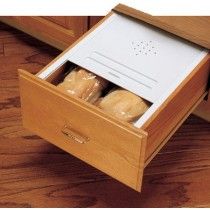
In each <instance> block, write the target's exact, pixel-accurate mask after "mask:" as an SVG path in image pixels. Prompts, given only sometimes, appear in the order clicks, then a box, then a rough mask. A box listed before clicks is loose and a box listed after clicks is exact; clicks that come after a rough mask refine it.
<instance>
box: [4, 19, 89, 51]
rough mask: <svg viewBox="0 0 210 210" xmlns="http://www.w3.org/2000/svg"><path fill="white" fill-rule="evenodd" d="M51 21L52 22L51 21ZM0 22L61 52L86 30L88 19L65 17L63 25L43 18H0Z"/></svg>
mask: <svg viewBox="0 0 210 210" xmlns="http://www.w3.org/2000/svg"><path fill="white" fill-rule="evenodd" d="M52 20H53V21H52ZM0 21H2V22H4V23H7V24H9V25H12V26H13V27H15V28H18V29H20V30H22V31H24V32H26V33H28V34H30V35H32V36H35V37H36V38H38V39H40V40H41V41H44V42H46V43H48V44H50V45H52V46H55V47H56V48H58V49H60V50H63V49H65V48H66V47H68V46H69V45H70V44H72V43H73V42H74V41H75V40H76V39H78V38H79V37H80V36H81V35H82V34H83V33H84V32H85V31H87V29H88V17H85V16H84V17H65V21H66V22H65V25H62V24H61V23H60V24H58V23H57V22H60V21H61V20H59V21H58V20H57V21H55V19H53V18H51V20H49V18H48V19H46V18H44V17H21V16H19V17H18V16H13V17H0Z"/></svg>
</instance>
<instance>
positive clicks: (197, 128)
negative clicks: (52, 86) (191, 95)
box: [0, 24, 210, 207]
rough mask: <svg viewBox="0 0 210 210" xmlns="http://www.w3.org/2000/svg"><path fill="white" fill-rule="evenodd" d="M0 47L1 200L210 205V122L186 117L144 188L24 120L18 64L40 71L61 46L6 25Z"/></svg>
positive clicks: (4, 203) (9, 203)
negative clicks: (87, 159)
mask: <svg viewBox="0 0 210 210" xmlns="http://www.w3.org/2000/svg"><path fill="white" fill-rule="evenodd" d="M17 44H18V45H17ZM17 46H18V48H17ZM20 46H21V47H22V49H24V50H21V52H20V50H19V47H20ZM0 48H3V49H4V50H3V52H4V51H5V52H6V51H7V52H8V54H7V56H6V55H4V53H3V54H2V55H1V56H0V64H1V65H0V66H1V68H0V91H1V94H0V207H210V182H209V179H210V178H209V177H210V124H209V123H207V122H205V121H203V120H201V119H199V118H197V117H195V116H190V117H189V118H188V119H187V120H186V122H185V123H184V124H183V126H182V127H181V128H180V129H179V130H178V131H177V132H176V133H175V135H174V136H173V137H172V139H171V140H170V141H169V143H168V144H167V146H165V147H164V148H163V149H162V150H161V151H160V152H159V154H158V155H157V156H156V157H155V159H154V160H153V161H152V162H151V163H150V164H149V166H148V167H147V168H146V170H145V177H144V185H143V189H142V193H141V194H139V193H137V192H135V191H133V190H131V189H129V188H128V187H126V186H124V185H123V184H120V183H119V182H117V181H115V180H113V179H112V178H110V177H108V176H106V175H104V174H103V173H101V172H99V171H98V170H96V169H94V168H92V167H90V166H88V165H87V164H85V163H84V162H82V161H80V160H78V159H77V158H74V157H73V156H71V155H69V154H67V153H65V152H63V151H61V150H60V149H58V148H56V147H55V146H53V145H51V144H49V143H47V142H46V141H44V140H43V139H41V138H40V137H38V136H35V135H34V133H31V132H29V131H28V130H26V129H24V128H23V127H22V122H21V113H20V100H19V87H18V78H17V69H18V68H23V69H27V70H28V71H29V72H32V73H36V72H38V71H39V70H40V69H42V68H43V67H44V66H45V65H46V64H47V63H49V61H50V60H52V59H53V57H54V56H55V55H58V54H59V53H60V52H58V51H57V50H55V49H53V48H51V47H49V46H47V45H46V44H44V43H41V42H39V41H37V40H35V39H33V38H31V37H29V36H28V35H25V34H23V33H22V32H20V31H17V30H15V29H13V28H10V27H8V26H6V25H3V24H0ZM9 48H10V50H8V49H9Z"/></svg>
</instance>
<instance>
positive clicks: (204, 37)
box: [114, 4, 210, 49]
mask: <svg viewBox="0 0 210 210" xmlns="http://www.w3.org/2000/svg"><path fill="white" fill-rule="evenodd" d="M114 10H115V11H117V12H120V13H123V14H125V15H129V16H131V17H134V18H137V19H139V20H142V21H144V22H146V23H149V24H151V25H153V26H156V27H158V28H161V29H163V30H165V31H168V32H170V33H173V34H175V35H177V36H179V37H182V38H184V39H186V40H189V41H191V42H194V43H196V44H198V45H201V46H203V47H205V48H207V49H210V39H209V37H210V29H209V26H210V16H151V15H149V14H147V13H144V12H141V11H139V10H136V9H133V8H131V7H128V6H125V5H123V4H119V5H117V6H116V7H115V8H114Z"/></svg>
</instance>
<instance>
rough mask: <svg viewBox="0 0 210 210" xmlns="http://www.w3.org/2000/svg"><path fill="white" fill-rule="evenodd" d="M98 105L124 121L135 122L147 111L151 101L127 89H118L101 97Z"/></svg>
mask: <svg viewBox="0 0 210 210" xmlns="http://www.w3.org/2000/svg"><path fill="white" fill-rule="evenodd" d="M98 106H99V107H100V108H101V109H103V110H104V111H106V112H107V113H109V114H111V115H113V116H115V117H117V118H118V119H120V120H122V121H126V122H133V121H135V120H136V119H137V118H139V117H140V116H141V115H143V114H144V113H145V112H146V110H147V109H148V108H149V103H148V102H147V101H145V100H144V99H142V98H141V97H139V96H137V95H135V94H133V93H131V92H129V91H127V90H123V89H116V90H114V91H112V92H110V93H109V94H107V95H106V96H105V97H104V98H103V99H102V100H101V99H100V100H99V103H98Z"/></svg>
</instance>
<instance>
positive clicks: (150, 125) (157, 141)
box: [142, 55, 210, 160]
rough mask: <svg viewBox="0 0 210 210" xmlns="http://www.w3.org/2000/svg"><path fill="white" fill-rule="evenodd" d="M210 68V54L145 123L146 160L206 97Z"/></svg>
mask: <svg viewBox="0 0 210 210" xmlns="http://www.w3.org/2000/svg"><path fill="white" fill-rule="evenodd" d="M209 68H210V62H209V55H207V56H206V57H205V58H204V59H203V61H201V63H200V64H198V66H197V67H196V68H195V69H194V70H193V71H192V73H191V74H190V75H189V76H188V77H187V78H186V79H185V80H184V81H183V82H182V83H181V84H180V85H179V86H178V87H177V89H176V90H175V91H174V92H173V93H172V95H171V96H170V97H169V98H168V99H167V100H166V101H165V102H164V104H163V105H162V106H161V107H160V108H159V109H158V110H157V111H156V112H155V113H154V114H153V116H152V117H151V119H150V120H148V121H147V122H146V123H145V124H144V125H143V127H142V129H143V130H145V131H146V132H147V133H148V138H147V149H146V157H145V158H146V160H147V159H150V160H151V156H153V153H154V152H155V153H156V152H157V151H156V148H157V147H159V148H160V145H161V144H162V142H163V141H164V142H165V139H166V138H167V136H168V135H169V134H170V133H171V131H172V130H174V127H177V125H179V124H180V121H181V120H182V119H183V118H184V117H185V116H186V114H187V113H188V114H190V113H189V110H191V108H192V107H194V105H195V104H196V103H197V101H199V99H200V98H201V97H202V96H203V97H202V98H204V96H205V95H206V94H204V93H205V92H206V91H207V84H208V77H209ZM203 94H204V95H203ZM160 131H162V132H160ZM165 143H166V142H165Z"/></svg>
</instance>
